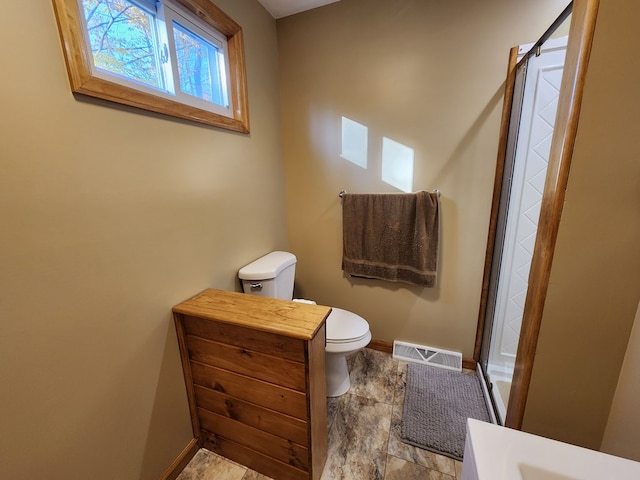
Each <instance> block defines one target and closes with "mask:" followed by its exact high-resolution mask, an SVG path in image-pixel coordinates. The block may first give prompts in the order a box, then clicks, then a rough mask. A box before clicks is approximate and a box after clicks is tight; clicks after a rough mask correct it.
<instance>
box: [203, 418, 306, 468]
mask: <svg viewBox="0 0 640 480" xmlns="http://www.w3.org/2000/svg"><path fill="white" fill-rule="evenodd" d="M202 433H203V446H204V447H205V448H206V449H208V450H211V451H212V452H215V453H217V454H218V455H222V456H223V457H225V458H228V459H230V460H233V461H234V462H238V463H239V464H241V465H244V466H246V467H249V468H250V469H252V470H255V471H256V472H260V473H262V474H264V475H267V476H268V477H270V478H273V479H276V480H303V479H308V478H309V473H308V472H306V471H304V470H300V469H298V468H296V467H292V466H291V465H288V464H286V463H283V462H280V461H278V460H275V459H273V458H270V457H268V456H266V455H263V454H261V453H260V452H256V451H255V450H251V449H250V448H247V447H246V446H244V445H240V444H239V443H236V442H233V441H231V440H229V439H227V438H224V437H222V436H220V435H217V434H215V433H212V432H208V431H206V430H205V431H203V432H202Z"/></svg>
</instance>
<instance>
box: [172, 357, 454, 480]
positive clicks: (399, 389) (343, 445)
mask: <svg viewBox="0 0 640 480" xmlns="http://www.w3.org/2000/svg"><path fill="white" fill-rule="evenodd" d="M349 371H350V372H351V390H349V393H347V394H345V395H343V396H341V397H338V398H330V399H328V403H327V406H328V408H327V422H328V425H329V451H328V456H327V463H326V465H325V468H324V472H323V474H322V480H338V479H340V480H342V479H345V480H347V479H348V480H414V479H421V480H457V479H459V478H460V474H461V470H462V463H461V462H458V461H455V460H453V459H451V458H449V457H445V456H442V455H437V454H435V453H432V452H429V451H426V450H422V449H420V448H417V447H413V446H411V445H407V444H405V443H403V442H402V441H400V423H401V420H402V408H403V405H404V390H405V384H406V373H407V364H406V363H405V362H402V361H398V360H394V359H393V358H392V357H391V355H389V354H386V353H382V352H378V351H375V350H370V349H368V348H365V349H364V350H362V351H361V352H358V353H357V354H355V355H354V356H353V357H351V358H349ZM213 479H215V480H270V479H269V478H268V477H266V476H264V475H261V474H259V473H257V472H254V471H252V470H249V469H247V468H246V467H243V466H241V465H238V464H237V463H234V462H232V461H230V460H227V459H225V458H223V457H220V456H219V455H216V454H215V453H212V452H209V451H207V450H204V449H203V450H200V451H199V452H198V453H197V454H196V456H195V457H194V458H193V459H192V460H191V462H190V463H189V464H188V465H187V466H186V468H185V469H184V470H183V472H182V473H181V474H180V476H178V480H213ZM275 480H277V479H275Z"/></svg>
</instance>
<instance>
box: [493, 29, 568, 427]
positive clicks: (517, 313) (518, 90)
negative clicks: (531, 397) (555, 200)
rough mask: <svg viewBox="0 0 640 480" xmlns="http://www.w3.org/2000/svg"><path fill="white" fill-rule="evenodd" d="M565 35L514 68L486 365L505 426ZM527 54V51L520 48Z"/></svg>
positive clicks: (495, 403) (497, 409)
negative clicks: (512, 97) (512, 96)
mask: <svg viewBox="0 0 640 480" xmlns="http://www.w3.org/2000/svg"><path fill="white" fill-rule="evenodd" d="M566 44H567V37H562V38H557V39H552V40H547V41H546V42H545V43H544V44H543V45H542V46H541V47H538V48H537V50H536V52H535V53H533V54H526V55H525V57H524V58H523V60H522V61H521V62H520V63H519V64H518V65H517V68H516V76H515V85H514V100H513V105H512V112H511V124H510V127H509V137H508V141H507V154H506V160H505V166H504V175H503V179H502V193H501V197H500V198H501V204H500V207H499V212H498V221H497V229H496V241H495V244H494V254H493V264H492V270H491V279H490V283H489V296H488V299H487V316H486V318H487V325H488V327H487V328H485V332H484V338H483V349H482V355H481V365H482V368H483V372H484V374H485V380H486V381H487V384H488V386H489V390H490V393H491V396H492V400H493V403H494V406H495V409H496V413H497V415H498V417H499V418H500V421H501V422H502V423H504V419H505V417H506V410H507V406H508V403H509V391H510V389H511V379H512V377H513V369H514V365H515V358H516V353H517V349H518V342H519V338H520V327H521V323H522V314H523V310H524V304H525V299H526V295H527V287H528V278H529V269H530V266H531V259H532V257H533V249H534V244H535V238H536V233H537V225H538V217H539V214H540V205H541V202H542V194H543V191H544V183H545V179H546V171H547V164H548V159H549V152H550V147H551V138H552V135H553V126H554V123H555V117H556V110H557V105H558V96H559V92H560V82H561V80H562V71H563V67H564V56H565V51H566ZM521 50H525V51H526V50H528V47H521Z"/></svg>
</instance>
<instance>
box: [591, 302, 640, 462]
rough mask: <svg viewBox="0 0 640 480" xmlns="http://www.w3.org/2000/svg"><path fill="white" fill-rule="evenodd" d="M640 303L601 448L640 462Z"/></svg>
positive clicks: (606, 451)
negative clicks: (639, 410)
mask: <svg viewBox="0 0 640 480" xmlns="http://www.w3.org/2000/svg"><path fill="white" fill-rule="evenodd" d="M638 365H640V304H638V310H637V311H636V319H635V321H634V323H633V329H632V330H631V337H630V338H629V345H628V346H627V352H626V354H625V357H624V362H623V364H622V369H621V370H620V378H619V379H618V387H617V388H616V392H615V395H614V397H613V402H612V404H611V411H610V412H609V419H608V420H607V426H606V428H605V431H604V435H603V438H602V446H601V447H600V450H601V451H603V452H605V453H609V454H611V455H617V456H620V457H625V458H630V459H632V460H635V461H637V462H640V448H638V446H640V415H638V405H640V369H639V368H638Z"/></svg>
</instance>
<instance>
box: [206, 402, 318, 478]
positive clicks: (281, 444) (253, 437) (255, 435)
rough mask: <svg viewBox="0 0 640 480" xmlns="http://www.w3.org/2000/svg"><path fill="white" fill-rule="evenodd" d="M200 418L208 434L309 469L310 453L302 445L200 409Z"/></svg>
mask: <svg viewBox="0 0 640 480" xmlns="http://www.w3.org/2000/svg"><path fill="white" fill-rule="evenodd" d="M198 416H199V418H200V425H201V426H202V428H203V429H204V430H206V431H208V432H215V433H216V435H218V436H220V437H223V438H226V439H228V440H231V441H233V442H234V443H237V444H238V445H242V446H244V447H246V448H248V449H251V450H253V451H256V452H258V453H261V454H262V455H265V456H267V457H270V458H273V459H275V460H278V461H280V462H282V463H284V464H287V465H290V466H292V467H294V468H297V469H299V470H303V471H308V469H309V451H308V450H307V449H306V448H305V447H303V446H301V445H297V444H295V443H293V442H290V441H287V440H285V439H283V438H281V437H277V436H275V435H272V434H270V433H267V432H263V431H262V430H258V429H256V428H253V427H250V426H248V425H245V424H243V423H241V422H237V421H235V420H232V419H230V418H227V417H223V416H221V415H216V414H215V413H211V412H209V411H207V410H204V409H198Z"/></svg>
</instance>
